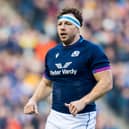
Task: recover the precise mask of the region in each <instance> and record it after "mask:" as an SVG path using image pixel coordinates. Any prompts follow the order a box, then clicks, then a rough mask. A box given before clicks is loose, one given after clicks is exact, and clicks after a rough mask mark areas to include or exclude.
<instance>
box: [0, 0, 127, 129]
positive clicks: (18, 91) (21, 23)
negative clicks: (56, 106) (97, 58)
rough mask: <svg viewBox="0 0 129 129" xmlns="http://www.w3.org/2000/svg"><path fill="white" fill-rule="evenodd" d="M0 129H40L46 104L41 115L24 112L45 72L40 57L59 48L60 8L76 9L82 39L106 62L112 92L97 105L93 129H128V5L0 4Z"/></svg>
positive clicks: (71, 1)
mask: <svg viewBox="0 0 129 129" xmlns="http://www.w3.org/2000/svg"><path fill="white" fill-rule="evenodd" d="M0 5H1V6H0V8H1V9H0V129H44V125H45V121H46V117H47V115H48V112H49V99H47V100H46V101H41V102H40V103H39V110H40V113H41V115H39V116H35V115H30V116H28V115H24V114H23V107H24V105H25V103H26V102H27V100H28V98H29V97H30V96H31V95H32V93H33V91H34V90H35V88H36V85H37V84H38V82H39V80H40V79H41V77H42V73H43V71H44V56H45V54H46V52H47V51H48V50H49V49H50V48H52V47H54V46H55V45H56V44H57V42H58V37H57V33H56V15H57V12H58V11H59V9H60V8H63V7H78V8H80V9H82V11H83V15H84V28H83V29H82V31H81V32H82V35H83V36H84V37H85V38H87V39H89V40H92V41H94V42H95V43H99V44H100V45H101V46H102V48H103V49H104V50H105V52H106V54H107V56H108V57H109V59H110V61H111V64H112V70H113V77H114V81H113V84H114V88H113V90H112V91H111V92H109V93H108V94H107V95H106V96H104V97H103V99H101V100H99V101H98V109H97V114H98V115H97V125H96V129H129V124H128V123H129V0H0Z"/></svg>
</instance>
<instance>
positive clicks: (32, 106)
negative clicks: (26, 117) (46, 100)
mask: <svg viewBox="0 0 129 129" xmlns="http://www.w3.org/2000/svg"><path fill="white" fill-rule="evenodd" d="M24 113H25V114H39V112H38V106H37V104H36V102H35V101H33V100H31V99H30V100H29V101H28V103H27V104H26V105H25V107H24Z"/></svg>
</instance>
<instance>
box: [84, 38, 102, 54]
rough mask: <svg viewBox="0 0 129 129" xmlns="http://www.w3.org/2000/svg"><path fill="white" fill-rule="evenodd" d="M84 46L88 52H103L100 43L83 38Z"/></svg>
mask: <svg viewBox="0 0 129 129" xmlns="http://www.w3.org/2000/svg"><path fill="white" fill-rule="evenodd" d="M83 42H84V47H85V48H86V49H87V52H88V53H90V54H93V53H95V54H97V53H104V50H103V48H102V46H101V45H100V44H97V43H94V42H92V41H89V40H86V39H84V41H83Z"/></svg>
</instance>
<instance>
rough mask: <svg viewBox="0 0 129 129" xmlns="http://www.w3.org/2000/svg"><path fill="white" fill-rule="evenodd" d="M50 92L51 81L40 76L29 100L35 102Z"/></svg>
mask: <svg viewBox="0 0 129 129" xmlns="http://www.w3.org/2000/svg"><path fill="white" fill-rule="evenodd" d="M50 93H51V81H50V80H47V79H46V78H42V80H41V82H40V83H39V85H38V87H37V89H36V91H35V92H34V94H33V96H32V97H31V100H33V101H35V102H39V101H40V100H41V99H44V98H46V97H47V96H49V95H50Z"/></svg>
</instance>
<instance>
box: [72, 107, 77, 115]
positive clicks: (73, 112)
mask: <svg viewBox="0 0 129 129" xmlns="http://www.w3.org/2000/svg"><path fill="white" fill-rule="evenodd" d="M77 113H78V111H77V109H76V108H74V109H73V110H72V112H71V114H72V115H73V116H76V114H77Z"/></svg>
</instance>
